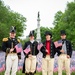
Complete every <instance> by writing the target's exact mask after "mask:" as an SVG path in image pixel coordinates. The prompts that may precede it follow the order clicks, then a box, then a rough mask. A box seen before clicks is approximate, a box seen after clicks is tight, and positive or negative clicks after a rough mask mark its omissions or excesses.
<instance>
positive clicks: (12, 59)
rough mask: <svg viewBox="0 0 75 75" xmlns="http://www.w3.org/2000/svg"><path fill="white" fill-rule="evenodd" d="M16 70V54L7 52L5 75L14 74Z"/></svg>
mask: <svg viewBox="0 0 75 75" xmlns="http://www.w3.org/2000/svg"><path fill="white" fill-rule="evenodd" d="M11 69H12V70H11ZM17 70H18V56H17V54H16V53H15V54H8V55H7V58H6V71H5V75H10V71H11V75H16V72H17Z"/></svg>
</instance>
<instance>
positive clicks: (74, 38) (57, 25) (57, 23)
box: [52, 2, 75, 48]
mask: <svg viewBox="0 0 75 75" xmlns="http://www.w3.org/2000/svg"><path fill="white" fill-rule="evenodd" d="M54 18H55V19H54V22H53V24H54V28H53V29H52V32H53V34H54V35H53V39H54V40H58V39H60V30H65V31H66V33H67V39H69V40H71V42H72V44H73V47H74V48H75V2H71V3H67V7H66V10H65V12H64V13H62V12H61V11H58V12H57V13H56V14H55V17H54ZM57 35H58V36H59V37H58V36H57Z"/></svg>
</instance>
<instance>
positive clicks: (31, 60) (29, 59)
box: [23, 31, 39, 75]
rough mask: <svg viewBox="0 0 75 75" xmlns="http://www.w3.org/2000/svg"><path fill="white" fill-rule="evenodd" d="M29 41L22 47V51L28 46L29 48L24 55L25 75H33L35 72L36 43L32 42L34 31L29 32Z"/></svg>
mask: <svg viewBox="0 0 75 75" xmlns="http://www.w3.org/2000/svg"><path fill="white" fill-rule="evenodd" d="M29 39H30V40H29V41H27V42H26V43H25V45H24V48H23V50H25V49H26V48H27V47H28V46H30V52H29V53H28V54H26V53H24V54H25V57H26V60H25V67H24V68H25V75H34V73H35V70H36V55H37V54H38V52H39V51H38V49H37V46H38V42H37V41H35V40H34V31H30V34H29Z"/></svg>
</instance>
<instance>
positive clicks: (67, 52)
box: [2, 27, 72, 75]
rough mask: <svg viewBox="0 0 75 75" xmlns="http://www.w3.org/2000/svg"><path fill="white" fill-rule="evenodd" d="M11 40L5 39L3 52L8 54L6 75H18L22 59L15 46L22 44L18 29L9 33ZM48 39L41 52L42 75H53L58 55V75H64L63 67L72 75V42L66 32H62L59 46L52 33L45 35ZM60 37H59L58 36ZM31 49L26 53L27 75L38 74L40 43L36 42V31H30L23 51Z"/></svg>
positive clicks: (25, 71)
mask: <svg viewBox="0 0 75 75" xmlns="http://www.w3.org/2000/svg"><path fill="white" fill-rule="evenodd" d="M9 35H10V36H9V38H3V43H2V50H3V51H4V52H5V53H6V59H5V60H6V70H5V75H10V71H11V70H12V71H11V75H16V72H17V68H18V60H19V59H21V53H17V52H16V48H15V45H16V44H18V43H20V40H19V39H17V38H16V28H15V27H12V28H11V30H10V33H9ZM44 37H45V38H46V39H45V41H44V42H42V44H43V45H42V46H41V48H40V51H41V52H42V54H43V57H42V75H53V69H54V55H55V54H56V53H57V55H58V75H62V68H63V65H64V66H65V69H66V75H71V73H70V58H71V55H72V46H71V42H70V41H68V40H67V39H66V32H65V30H61V31H60V37H61V40H60V41H58V43H57V44H60V43H61V45H59V46H57V47H56V45H55V43H54V42H53V41H52V33H51V32H50V31H46V32H45V34H44ZM57 37H58V36H57ZM27 47H30V51H29V52H28V53H25V51H24V55H25V59H24V64H23V73H25V75H34V74H35V73H36V65H37V60H36V56H37V54H38V53H39V50H38V42H37V41H36V40H35V37H34V31H30V34H29V41H27V42H25V44H24V47H23V50H27Z"/></svg>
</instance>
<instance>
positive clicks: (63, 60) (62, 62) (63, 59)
mask: <svg viewBox="0 0 75 75" xmlns="http://www.w3.org/2000/svg"><path fill="white" fill-rule="evenodd" d="M63 66H65V69H66V75H70V58H67V55H66V54H61V55H60V56H59V57H58V75H62V68H63Z"/></svg>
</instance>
